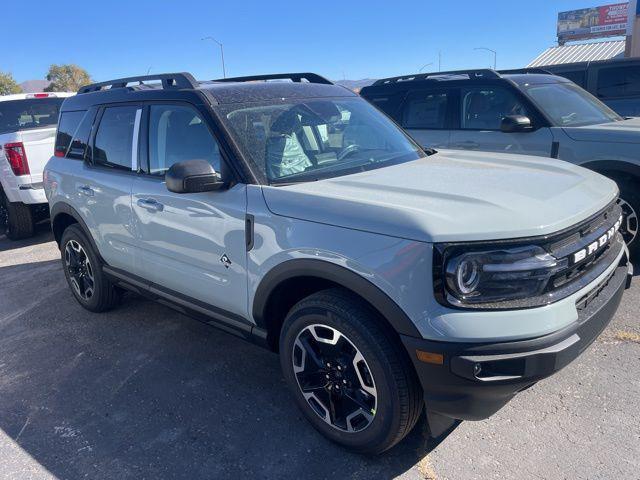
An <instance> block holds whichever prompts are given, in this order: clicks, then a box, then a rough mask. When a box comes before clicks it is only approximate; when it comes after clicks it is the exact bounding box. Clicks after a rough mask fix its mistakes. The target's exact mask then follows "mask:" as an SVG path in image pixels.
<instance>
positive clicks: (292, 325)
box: [280, 306, 400, 451]
mask: <svg viewBox="0 0 640 480" xmlns="http://www.w3.org/2000/svg"><path fill="white" fill-rule="evenodd" d="M313 324H323V325H328V326H330V327H333V328H335V329H336V330H338V331H340V333H342V334H343V335H345V336H346V337H347V338H348V339H349V340H350V341H351V342H352V343H353V344H354V345H355V346H356V347H357V348H358V350H360V352H361V353H362V355H363V356H364V358H365V361H366V362H367V365H368V366H369V369H370V371H371V374H372V376H373V379H374V382H375V386H376V391H377V396H378V398H377V406H376V414H375V416H374V419H373V421H372V423H371V424H370V425H369V426H367V427H366V428H365V429H364V430H362V431H359V432H354V433H349V432H344V431H342V430H339V429H337V428H335V427H333V426H331V425H329V424H327V423H326V422H325V421H324V420H323V419H322V418H320V416H319V415H318V414H317V413H316V412H315V411H314V410H313V409H312V408H311V407H310V406H309V404H308V403H307V400H306V399H305V398H304V396H303V395H302V392H301V390H300V388H299V386H298V382H297V379H296V376H295V374H294V372H293V363H292V356H293V345H294V342H295V339H296V337H297V335H298V334H299V333H300V332H301V331H302V330H303V329H304V328H306V327H307V326H309V325H313ZM280 362H281V366H282V371H283V374H284V377H285V380H286V381H287V383H288V384H289V387H290V388H291V390H292V391H293V394H294V397H295V401H296V403H297V405H298V407H299V408H300V410H302V412H303V413H304V415H305V417H306V418H307V419H308V420H309V422H310V423H311V424H312V425H313V426H314V428H316V429H317V430H318V431H320V433H322V434H323V435H325V436H327V437H328V438H330V439H331V440H333V441H335V442H337V443H340V444H342V445H344V446H346V447H347V448H351V449H352V450H362V451H367V450H371V449H375V448H376V445H379V444H382V443H384V442H385V441H386V440H387V438H388V437H389V436H391V432H394V431H396V430H397V428H398V424H399V415H397V414H396V412H397V410H398V408H399V407H398V405H399V403H400V400H399V397H398V393H397V388H395V386H394V385H393V384H392V381H390V379H392V378H393V375H392V373H391V371H390V370H389V368H388V365H387V364H386V362H385V361H384V356H383V355H382V353H381V352H380V351H379V349H378V348H376V345H375V344H371V339H367V338H366V334H364V335H363V334H361V332H359V329H358V328H357V327H356V326H355V325H351V324H350V323H349V322H348V320H347V319H345V318H343V317H342V315H341V312H338V311H335V310H333V309H331V308H330V307H329V306H325V307H324V308H323V307H311V306H309V307H306V306H305V307H303V308H294V309H293V310H292V311H291V312H290V314H289V316H288V317H287V319H286V321H285V325H284V326H283V333H282V335H281V338H280Z"/></svg>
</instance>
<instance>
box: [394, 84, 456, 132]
mask: <svg viewBox="0 0 640 480" xmlns="http://www.w3.org/2000/svg"><path fill="white" fill-rule="evenodd" d="M447 105H448V95H447V94H446V93H444V92H434V93H429V92H424V93H413V94H411V96H410V97H409V99H408V100H407V101H406V102H405V104H404V108H403V110H402V126H403V127H404V128H430V129H442V128H445V126H446V125H445V123H446V118H447Z"/></svg>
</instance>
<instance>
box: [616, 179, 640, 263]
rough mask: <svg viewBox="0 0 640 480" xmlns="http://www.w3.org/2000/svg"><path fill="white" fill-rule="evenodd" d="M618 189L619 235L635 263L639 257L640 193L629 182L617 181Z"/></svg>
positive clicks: (635, 185) (633, 184) (636, 187)
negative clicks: (639, 216)
mask: <svg viewBox="0 0 640 480" xmlns="http://www.w3.org/2000/svg"><path fill="white" fill-rule="evenodd" d="M618 187H619V188H620V198H619V199H618V205H620V207H621V208H622V225H621V226H620V233H622V237H623V238H624V241H625V242H626V244H627V246H628V247H629V254H630V256H631V259H632V260H633V261H634V262H635V261H637V259H638V256H640V239H638V236H639V235H638V233H639V232H638V214H640V192H638V185H637V184H635V183H633V182H631V181H618Z"/></svg>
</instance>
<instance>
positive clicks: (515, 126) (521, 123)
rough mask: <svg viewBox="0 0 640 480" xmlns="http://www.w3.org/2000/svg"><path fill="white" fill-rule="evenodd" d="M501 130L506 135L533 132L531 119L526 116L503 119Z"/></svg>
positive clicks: (511, 116)
mask: <svg viewBox="0 0 640 480" xmlns="http://www.w3.org/2000/svg"><path fill="white" fill-rule="evenodd" d="M500 130H501V131H503V132H504V133H517V132H530V131H531V130H533V126H532V125H531V119H530V118H529V117H526V116H524V115H509V116H507V117H504V118H503V119H502V122H501V123H500Z"/></svg>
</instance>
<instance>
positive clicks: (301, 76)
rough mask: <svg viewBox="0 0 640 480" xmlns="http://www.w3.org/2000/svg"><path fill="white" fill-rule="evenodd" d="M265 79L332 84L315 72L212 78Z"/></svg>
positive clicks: (222, 80) (253, 80) (220, 80)
mask: <svg viewBox="0 0 640 480" xmlns="http://www.w3.org/2000/svg"><path fill="white" fill-rule="evenodd" d="M266 80H291V81H292V82H296V83H301V82H302V81H303V80H306V81H307V82H309V83H323V84H325V85H333V82H332V81H331V80H328V79H326V78H324V77H322V76H320V75H318V74H317V73H310V72H303V73H274V74H269V75H250V76H248V77H228V78H218V79H217V80H213V81H214V82H259V81H266Z"/></svg>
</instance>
